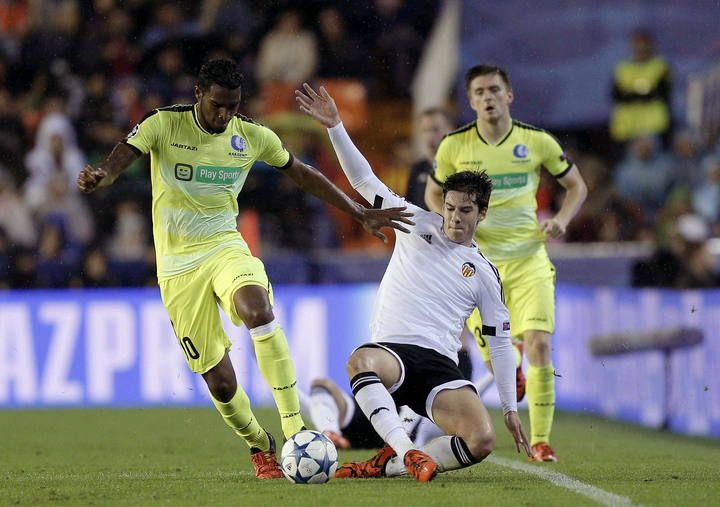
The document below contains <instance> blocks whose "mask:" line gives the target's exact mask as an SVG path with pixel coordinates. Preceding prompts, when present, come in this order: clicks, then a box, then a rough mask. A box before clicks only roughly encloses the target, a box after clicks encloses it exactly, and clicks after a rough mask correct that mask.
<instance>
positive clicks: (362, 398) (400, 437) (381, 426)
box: [346, 347, 414, 457]
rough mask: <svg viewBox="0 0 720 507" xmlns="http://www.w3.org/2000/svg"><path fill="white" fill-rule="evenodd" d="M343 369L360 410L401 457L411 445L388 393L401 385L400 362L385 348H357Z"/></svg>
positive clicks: (401, 368)
mask: <svg viewBox="0 0 720 507" xmlns="http://www.w3.org/2000/svg"><path fill="white" fill-rule="evenodd" d="M346 370H347V374H348V377H349V378H350V386H351V388H352V392H353V396H354V397H355V400H356V401H357V402H358V405H359V406H360V409H361V410H362V411H363V413H364V414H365V416H366V417H367V418H368V420H369V421H370V424H372V426H373V428H374V429H375V431H376V432H377V434H378V435H379V436H380V438H382V439H383V441H384V442H387V443H388V445H390V447H392V448H393V450H394V451H395V452H396V453H397V455H398V456H400V457H403V456H404V455H405V453H407V451H409V450H411V449H413V448H414V445H413V443H412V440H410V437H408V435H407V433H406V432H405V429H404V428H403V425H402V421H401V420H400V416H399V415H398V409H397V406H396V404H395V400H393V397H392V395H391V394H390V391H389V389H390V390H394V389H396V388H397V386H398V385H399V384H400V383H402V380H403V365H402V362H401V361H400V359H399V358H398V357H396V356H394V355H393V354H392V352H390V351H389V350H387V349H384V348H381V347H360V348H358V349H356V350H355V351H354V352H353V353H352V355H351V356H350V358H349V359H348V361H347V364H346Z"/></svg>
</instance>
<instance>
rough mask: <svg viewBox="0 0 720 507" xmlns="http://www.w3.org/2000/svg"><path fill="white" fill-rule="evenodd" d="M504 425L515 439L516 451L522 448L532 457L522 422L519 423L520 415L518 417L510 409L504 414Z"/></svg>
mask: <svg viewBox="0 0 720 507" xmlns="http://www.w3.org/2000/svg"><path fill="white" fill-rule="evenodd" d="M505 426H506V427H507V429H508V431H509V432H510V434H511V435H512V437H513V439H514V440H515V448H516V449H517V452H520V449H522V450H523V451H525V454H527V455H528V457H532V452H530V444H529V442H528V437H527V435H526V434H525V430H524V429H523V427H522V424H520V417H518V414H517V412H512V411H511V412H508V413H507V414H505Z"/></svg>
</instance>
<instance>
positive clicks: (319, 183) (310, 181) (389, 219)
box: [285, 159, 414, 242]
mask: <svg viewBox="0 0 720 507" xmlns="http://www.w3.org/2000/svg"><path fill="white" fill-rule="evenodd" d="M285 174H287V175H288V176H289V177H290V178H291V179H292V180H293V181H294V182H295V184H296V185H297V186H298V187H300V188H301V189H303V190H305V191H306V192H309V193H311V194H312V195H314V196H315V197H317V198H318V199H322V200H323V201H325V202H327V203H329V204H332V205H333V206H335V207H336V208H337V209H339V210H340V211H343V212H345V213H347V214H348V215H350V216H351V217H353V218H354V219H355V220H357V221H358V222H360V223H361V224H362V226H363V227H364V228H365V230H366V231H368V232H369V233H370V234H372V235H373V236H375V237H377V238H379V239H381V240H382V241H383V242H387V237H386V236H385V234H383V233H382V232H380V229H382V228H383V227H392V228H393V229H397V230H399V231H402V232H409V231H408V230H407V229H406V228H405V227H403V225H402V224H403V223H405V224H409V225H414V223H413V222H412V221H411V220H410V218H409V217H411V216H413V214H412V213H409V212H406V211H405V209H406V208H404V207H402V208H387V209H369V208H366V207H364V206H362V205H361V204H359V203H357V202H355V201H353V200H352V199H350V198H349V197H348V196H347V195H345V194H344V193H343V192H342V190H340V189H339V188H338V187H336V186H335V185H334V184H333V183H332V182H331V181H330V180H328V179H327V178H326V177H325V176H324V175H323V174H322V173H321V172H320V171H318V170H317V169H315V168H314V167H311V166H309V165H307V164H303V163H302V162H300V161H299V160H298V159H294V161H293V163H292V165H291V166H290V167H289V168H288V169H287V170H286V171H285Z"/></svg>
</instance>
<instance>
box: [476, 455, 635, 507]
mask: <svg viewBox="0 0 720 507" xmlns="http://www.w3.org/2000/svg"><path fill="white" fill-rule="evenodd" d="M485 461H489V462H490V463H494V464H495V465H500V466H503V467H507V468H512V469H513V470H517V471H519V472H524V473H526V474H531V475H535V476H537V477H539V478H541V479H542V480H544V481H548V482H549V483H551V484H553V485H555V486H558V487H560V488H565V489H568V490H570V491H572V492H573V493H577V494H579V495H582V496H584V497H587V498H589V499H590V500H594V501H596V502H597V503H599V504H601V505H607V506H610V507H614V506H616V505H628V506H632V505H634V504H633V503H632V500H630V499H629V498H628V497H626V496H622V495H616V494H615V493H610V492H609V491H605V490H604V489H600V488H597V487H595V486H592V485H590V484H585V483H584V482H580V481H578V480H577V479H573V478H572V477H568V476H567V475H565V474H561V473H560V472H555V471H553V470H548V469H547V468H545V467H541V466H537V465H530V464H528V463H521V462H519V461H513V460H510V459H506V458H500V457H497V456H490V457H488V458H487V459H486V460H485Z"/></svg>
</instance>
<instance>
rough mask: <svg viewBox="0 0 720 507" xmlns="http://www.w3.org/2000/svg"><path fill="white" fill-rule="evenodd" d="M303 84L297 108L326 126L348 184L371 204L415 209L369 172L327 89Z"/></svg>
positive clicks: (298, 94) (376, 206)
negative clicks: (303, 90)
mask: <svg viewBox="0 0 720 507" xmlns="http://www.w3.org/2000/svg"><path fill="white" fill-rule="evenodd" d="M303 87H304V88H305V93H303V92H301V91H299V90H296V91H295V97H296V99H297V102H298V105H299V107H300V110H301V111H302V112H304V113H305V114H307V115H308V116H310V117H312V118H315V119H316V120H317V121H318V122H320V123H321V124H323V125H324V126H325V127H327V129H328V135H329V136H330V141H331V142H332V145H333V148H334V149H335V153H336V154H337V157H338V160H339V161H340V166H341V167H342V170H343V172H344V173H345V176H346V177H347V179H348V181H349V182H350V184H351V185H352V187H353V188H354V189H355V190H357V191H358V192H359V193H360V195H362V196H363V198H364V199H365V200H366V201H367V202H368V203H370V204H372V205H373V207H375V208H389V207H392V206H406V207H410V208H411V209H412V211H414V212H417V210H418V209H419V208H417V207H415V206H413V205H412V204H409V203H407V202H406V201H405V199H403V198H402V197H400V196H399V195H397V194H395V193H394V192H393V191H392V190H390V189H389V188H387V186H385V184H383V182H382V181H380V179H379V178H378V177H377V176H376V175H375V173H373V170H372V167H370V163H369V162H368V161H367V159H366V158H365V157H364V156H363V154H362V153H360V150H358V149H357V147H356V146H355V144H353V142H352V139H350V136H349V135H348V133H347V131H346V130H345V127H344V126H343V124H342V122H341V121H340V113H339V111H338V109H337V106H336V105H335V101H334V100H333V98H332V97H331V96H330V94H329V93H328V92H327V90H326V89H325V88H324V87H320V93H317V92H315V90H313V89H312V87H311V86H310V85H308V84H307V83H305V84H304V85H303Z"/></svg>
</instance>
